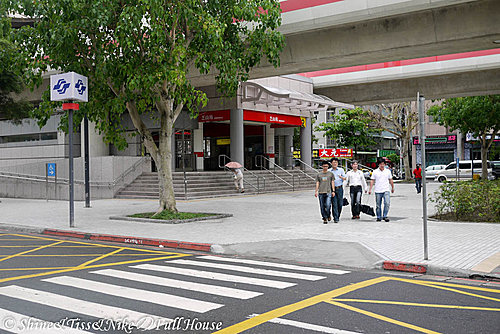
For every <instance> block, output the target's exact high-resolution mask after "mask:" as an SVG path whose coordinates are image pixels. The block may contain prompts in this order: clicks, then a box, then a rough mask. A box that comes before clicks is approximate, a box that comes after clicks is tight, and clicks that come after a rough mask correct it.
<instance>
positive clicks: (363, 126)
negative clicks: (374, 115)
mask: <svg viewBox="0 0 500 334" xmlns="http://www.w3.org/2000/svg"><path fill="white" fill-rule="evenodd" d="M371 123H372V119H371V118H370V114H369V112H368V111H366V110H363V109H361V108H356V109H343V110H341V111H340V112H339V114H338V115H335V116H334V119H333V121H332V122H328V123H321V124H319V126H317V127H316V129H315V130H316V131H324V132H325V134H324V136H326V137H329V138H331V139H332V140H334V141H335V144H336V145H337V146H339V147H345V148H354V155H355V156H356V152H357V150H358V149H363V148H366V147H368V146H370V145H374V144H376V142H375V140H373V135H374V134H376V133H378V132H379V130H378V129H376V128H374V127H372V126H371Z"/></svg>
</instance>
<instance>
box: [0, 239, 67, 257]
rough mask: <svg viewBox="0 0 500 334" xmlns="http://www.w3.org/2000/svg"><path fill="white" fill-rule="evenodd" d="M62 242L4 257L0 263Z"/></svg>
mask: <svg viewBox="0 0 500 334" xmlns="http://www.w3.org/2000/svg"><path fill="white" fill-rule="evenodd" d="M63 242H64V241H58V242H56V243H53V244H49V245H43V246H40V247H37V248H35V249H30V250H27V251H24V252H21V253H17V254H13V255H9V256H7V257H4V258H3V259H0V262H2V261H5V260H8V259H12V258H14V257H16V256H19V255H23V254H27V253H31V252H36V251H37V250H40V249H43V248H47V247H51V246H53V245H57V244H60V243H63Z"/></svg>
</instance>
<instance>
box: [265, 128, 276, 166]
mask: <svg viewBox="0 0 500 334" xmlns="http://www.w3.org/2000/svg"><path fill="white" fill-rule="evenodd" d="M265 143H266V154H267V155H268V157H269V160H270V161H271V163H270V166H269V168H273V167H274V165H273V163H275V162H276V159H275V158H274V156H275V154H276V150H275V148H274V128H272V127H271V124H266V139H265Z"/></svg>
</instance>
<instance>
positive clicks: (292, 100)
mask: <svg viewBox="0 0 500 334" xmlns="http://www.w3.org/2000/svg"><path fill="white" fill-rule="evenodd" d="M241 89H242V99H241V102H253V103H254V104H255V105H259V104H264V105H267V106H276V107H288V108H291V109H298V110H309V111H325V110H327V109H329V108H346V109H354V106H353V105H352V104H347V103H342V102H336V101H334V100H332V99H330V98H329V97H326V96H323V95H318V94H309V93H302V92H298V91H294V90H290V89H284V88H277V87H272V86H265V85H262V84H258V83H255V82H244V83H242V84H241Z"/></svg>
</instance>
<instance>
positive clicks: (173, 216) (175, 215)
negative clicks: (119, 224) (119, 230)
mask: <svg viewBox="0 0 500 334" xmlns="http://www.w3.org/2000/svg"><path fill="white" fill-rule="evenodd" d="M154 214H155V212H144V213H136V214H133V215H130V216H127V217H133V218H150V219H159V220H185V219H192V218H201V217H210V216H215V215H216V214H214V213H197V212H172V211H169V210H164V211H163V212H161V213H160V214H159V215H157V216H156V217H154V218H153V215H154Z"/></svg>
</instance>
